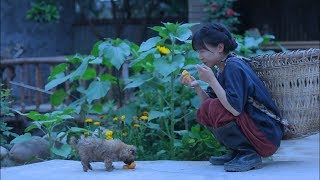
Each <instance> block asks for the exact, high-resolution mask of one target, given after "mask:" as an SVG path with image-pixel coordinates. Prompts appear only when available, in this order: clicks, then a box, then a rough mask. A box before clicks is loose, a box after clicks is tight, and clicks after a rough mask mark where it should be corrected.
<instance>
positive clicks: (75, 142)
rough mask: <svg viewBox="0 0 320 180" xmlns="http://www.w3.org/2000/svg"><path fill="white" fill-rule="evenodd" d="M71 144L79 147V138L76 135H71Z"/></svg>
mask: <svg viewBox="0 0 320 180" xmlns="http://www.w3.org/2000/svg"><path fill="white" fill-rule="evenodd" d="M69 144H70V145H71V146H72V147H74V148H76V147H77V144H78V140H77V139H76V138H75V137H74V136H71V138H70V140H69Z"/></svg>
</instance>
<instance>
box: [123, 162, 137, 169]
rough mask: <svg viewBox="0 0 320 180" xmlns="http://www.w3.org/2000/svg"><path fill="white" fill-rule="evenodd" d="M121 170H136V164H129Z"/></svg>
mask: <svg viewBox="0 0 320 180" xmlns="http://www.w3.org/2000/svg"><path fill="white" fill-rule="evenodd" d="M123 168H124V169H134V168H136V163H135V162H132V163H131V164H126V165H123Z"/></svg>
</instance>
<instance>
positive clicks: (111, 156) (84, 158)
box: [69, 136, 136, 172]
mask: <svg viewBox="0 0 320 180" xmlns="http://www.w3.org/2000/svg"><path fill="white" fill-rule="evenodd" d="M69 144H70V145H71V146H72V147H74V148H76V149H77V150H78V152H79V155H80V159H81V164H82V166H83V171H85V172H87V171H88V169H91V170H92V167H91V165H90V162H92V161H103V162H104V164H105V167H106V170H107V171H112V170H113V165H112V162H113V161H123V162H124V163H125V164H131V163H132V162H134V159H135V156H136V147H135V146H133V145H127V144H125V143H123V142H122V141H121V140H118V139H115V140H106V139H100V138H96V137H84V136H81V139H79V140H77V139H76V138H75V137H71V138H70V141H69Z"/></svg>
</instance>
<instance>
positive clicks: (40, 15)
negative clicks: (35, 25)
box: [26, 0, 60, 23]
mask: <svg viewBox="0 0 320 180" xmlns="http://www.w3.org/2000/svg"><path fill="white" fill-rule="evenodd" d="M26 18H27V19H29V20H33V21H36V22H40V23H50V22H57V21H59V19H60V12H59V9H58V7H57V4H56V2H55V1H53V0H36V1H34V2H33V3H32V4H31V9H30V10H28V11H27V15H26Z"/></svg>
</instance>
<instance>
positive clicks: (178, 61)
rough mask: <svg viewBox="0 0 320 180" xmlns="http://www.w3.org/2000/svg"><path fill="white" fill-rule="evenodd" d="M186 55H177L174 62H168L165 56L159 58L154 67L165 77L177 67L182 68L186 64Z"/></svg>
mask: <svg viewBox="0 0 320 180" xmlns="http://www.w3.org/2000/svg"><path fill="white" fill-rule="evenodd" d="M184 61H185V57H184V56H182V55H175V56H174V57H173V60H172V63H170V62H168V61H167V60H166V59H165V58H159V59H157V60H156V61H155V62H154V64H153V65H154V67H155V70H156V71H157V72H159V73H160V74H161V75H163V76H164V77H167V76H168V75H169V74H171V73H172V72H174V71H175V70H177V69H181V68H182V67H183V65H184Z"/></svg>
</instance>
